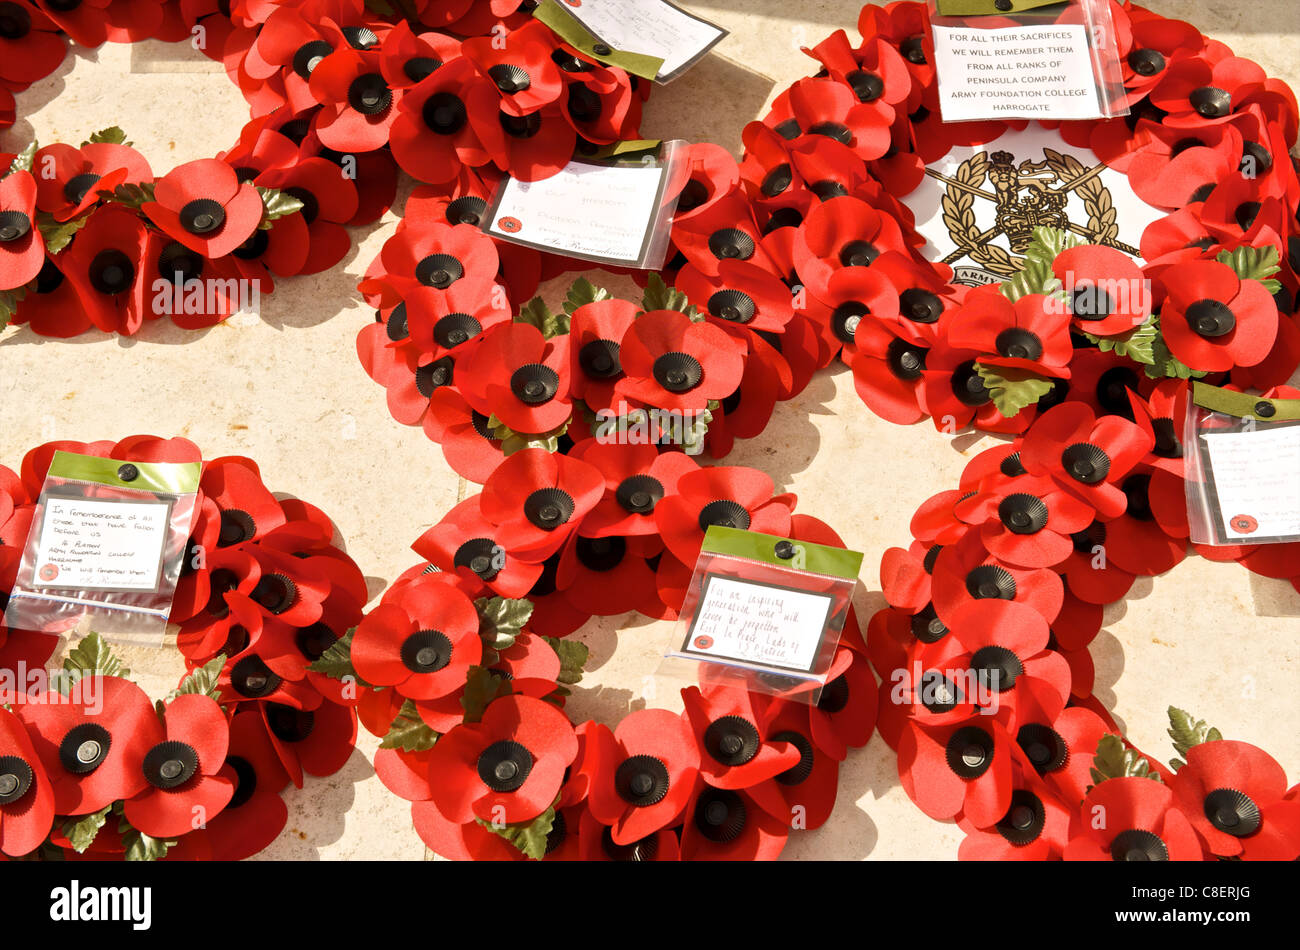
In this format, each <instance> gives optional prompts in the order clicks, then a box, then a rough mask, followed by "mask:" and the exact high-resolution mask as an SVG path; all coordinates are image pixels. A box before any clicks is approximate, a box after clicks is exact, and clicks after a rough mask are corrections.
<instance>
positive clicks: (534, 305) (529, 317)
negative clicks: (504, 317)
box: [515, 297, 570, 340]
mask: <svg viewBox="0 0 1300 950" xmlns="http://www.w3.org/2000/svg"><path fill="white" fill-rule="evenodd" d="M515 323H526V324H528V325H529V326H531V327H537V329H539V330H541V331H542V336H544V337H546V339H548V340H549V339H550V338H551V337H553V336H562V335H563V334H565V333H568V332H569V324H570V320H569V315H568V314H567V313H565V312H564V311H561V312H560V313H551V308H550V307H548V306H547V305H546V301H545V300H543V299H542V298H541V297H534V298H533V299H532V300H530V301H528V303H526V304H524V306H523V308H522V309H520V311H519V315H518V316H516V317H515Z"/></svg>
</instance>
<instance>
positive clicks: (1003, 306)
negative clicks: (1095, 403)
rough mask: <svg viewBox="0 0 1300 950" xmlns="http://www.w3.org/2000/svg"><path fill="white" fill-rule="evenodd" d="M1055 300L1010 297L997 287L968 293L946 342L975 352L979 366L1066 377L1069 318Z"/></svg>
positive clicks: (1069, 349)
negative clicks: (1005, 295)
mask: <svg viewBox="0 0 1300 950" xmlns="http://www.w3.org/2000/svg"><path fill="white" fill-rule="evenodd" d="M989 286H991V287H994V285H989ZM1054 303H1056V301H1055V300H1054V299H1053V298H1050V297H1046V296H1044V295H1042V294H1026V295H1025V296H1024V297H1021V298H1020V299H1019V300H1017V301H1016V302H1015V303H1012V302H1011V301H1009V300H1007V298H1006V297H1004V296H1003V295H1002V294H1001V293H998V292H997V291H996V287H994V291H993V292H991V293H986V292H982V291H976V292H972V293H969V294H967V295H966V299H965V301H964V302H963V304H962V306H961V311H960V313H959V315H958V317H959V318H958V319H956V320H954V322H953V324H952V327H951V328H950V329H949V330H948V342H949V343H950V344H952V345H953V346H955V347H959V348H961V349H964V350H975V351H976V352H978V353H980V354H981V355H980V359H979V362H980V364H981V365H983V366H999V367H1008V368H1010V369H1014V370H1018V371H1021V372H1028V373H1033V374H1035V375H1037V376H1053V377H1059V378H1064V379H1068V378H1069V376H1070V358H1071V357H1072V356H1073V355H1074V348H1073V346H1072V345H1071V343H1070V320H1069V316H1068V314H1067V313H1066V312H1065V311H1064V308H1054V307H1053V306H1052V305H1053V304H1054Z"/></svg>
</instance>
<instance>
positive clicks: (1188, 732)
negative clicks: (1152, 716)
mask: <svg viewBox="0 0 1300 950" xmlns="http://www.w3.org/2000/svg"><path fill="white" fill-rule="evenodd" d="M1168 732H1169V738H1170V739H1172V740H1173V741H1174V749H1175V751H1177V752H1178V754H1179V755H1180V756H1184V757H1186V755H1187V750H1188V749H1190V748H1192V747H1193V746H1198V745H1200V744H1201V743H1202V742H1218V741H1219V740H1220V739H1222V738H1223V733H1221V732H1219V730H1218V729H1215V728H1214V727H1213V726H1211V725H1210V724H1209V723H1208V722H1206V721H1205V720H1204V719H1197V718H1196V717H1195V716H1193V715H1192V714H1191V713H1189V712H1186V711H1185V710H1182V709H1179V708H1178V707H1177V706H1170V707H1169V730H1168ZM1175 763H1177V764H1175ZM1169 764H1170V766H1171V767H1172V768H1173V770H1174V771H1175V772H1176V771H1178V770H1179V769H1180V768H1182V767H1183V766H1184V765H1186V764H1187V763H1185V762H1183V761H1181V760H1180V759H1172V760H1170V763H1169Z"/></svg>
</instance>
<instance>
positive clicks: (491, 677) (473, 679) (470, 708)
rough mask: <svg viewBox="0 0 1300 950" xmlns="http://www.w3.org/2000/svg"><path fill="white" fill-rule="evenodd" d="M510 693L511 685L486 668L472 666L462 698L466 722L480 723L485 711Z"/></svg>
mask: <svg viewBox="0 0 1300 950" xmlns="http://www.w3.org/2000/svg"><path fill="white" fill-rule="evenodd" d="M509 693H510V684H509V683H508V682H507V681H506V680H505V679H503V678H502V677H500V676H497V675H496V674H495V673H493V672H492V671H491V670H489V669H488V668H487V667H485V666H471V667H470V668H469V674H468V675H467V676H466V677H465V692H464V693H463V694H462V695H461V697H460V705H461V708H462V709H464V710H465V721H466V722H478V721H479V720H480V719H482V718H483V710H485V709H487V707H488V703H490V702H492V700H494V699H496V698H497V697H498V696H506V695H509Z"/></svg>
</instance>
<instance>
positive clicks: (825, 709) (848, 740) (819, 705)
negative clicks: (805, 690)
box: [808, 609, 878, 762]
mask: <svg viewBox="0 0 1300 950" xmlns="http://www.w3.org/2000/svg"><path fill="white" fill-rule="evenodd" d="M850 631H852V633H850ZM851 637H859V638H860V637H861V633H859V632H858V628H857V618H856V617H854V615H853V611H852V609H850V610H849V618H848V620H847V621H846V622H845V633H844V639H843V640H841V644H844V643H846V642H851V639H850V638H851ZM877 702H878V694H877V691H876V683H875V680H874V679H873V678H872V676H871V670H870V669H868V668H867V663H866V661H865V660H864V659H863V658H862V657H861V656H859V655H858V654H857V653H856V652H854V651H852V650H848V649H844V648H843V646H841V649H840V650H839V651H838V652H837V653H836V655H835V661H834V663H833V664H832V666H831V669H830V670H829V671H828V672H827V675H826V683H825V685H824V686H822V689H821V692H820V693H819V694H818V696H817V702H816V703H815V704H814V705H813V706H811V707H809V711H808V725H809V729H810V732H809V735H810V737H811V738H812V741H813V744H814V745H815V746H816V747H817V749H818V750H819V751H821V752H824V753H826V755H828V756H830V757H831V758H832V759H833V760H835V761H836V762H843V761H844V759H845V758H846V757H847V756H848V750H849V749H856V748H860V747H861V746H864V745H866V744H867V741H868V740H869V739H870V738H871V733H872V732H873V731H874V730H875V726H876V710H877Z"/></svg>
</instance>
